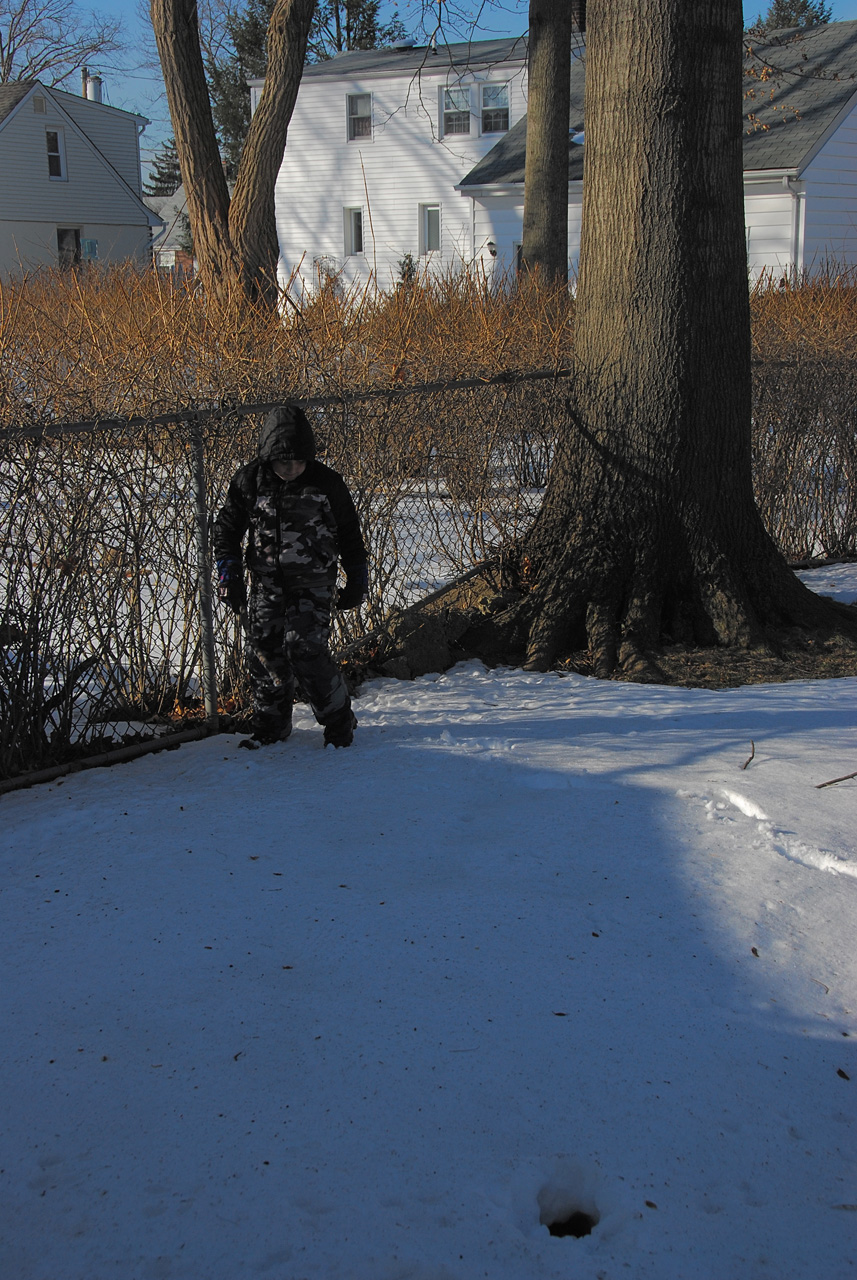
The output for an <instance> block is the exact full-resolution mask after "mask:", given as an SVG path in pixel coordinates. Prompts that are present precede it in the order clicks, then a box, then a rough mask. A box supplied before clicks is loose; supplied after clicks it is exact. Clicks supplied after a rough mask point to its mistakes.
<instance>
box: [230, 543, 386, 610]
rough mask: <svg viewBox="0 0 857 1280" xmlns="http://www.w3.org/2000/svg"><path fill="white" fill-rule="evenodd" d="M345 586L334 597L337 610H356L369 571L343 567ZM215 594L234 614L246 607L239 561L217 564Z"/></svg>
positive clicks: (359, 566)
mask: <svg viewBox="0 0 857 1280" xmlns="http://www.w3.org/2000/svg"><path fill="white" fill-rule="evenodd" d="M344 568H345V586H344V587H342V588H341V589H340V591H339V593H338V594H337V597H336V607H337V609H356V608H357V606H358V605H360V604H362V602H363V600H364V599H365V596H366V592H367V591H368V589H369V569H368V567H367V566H366V565H365V564H352V565H345V566H344ZM217 584H218V585H217V594H218V595H219V596H220V599H221V600H222V601H223V602H224V604H227V605H228V606H229V608H230V609H232V610H233V611H234V612H235V613H240V612H241V610H242V609H245V608H246V607H247V592H246V589H245V587H244V571H243V569H242V567H241V561H240V560H235V559H234V558H233V557H231V556H226V557H224V558H223V559H222V560H218V562H217Z"/></svg>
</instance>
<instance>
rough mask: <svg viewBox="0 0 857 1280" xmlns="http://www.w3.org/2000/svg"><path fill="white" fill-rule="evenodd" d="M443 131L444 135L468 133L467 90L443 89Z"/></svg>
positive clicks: (468, 110) (468, 106)
mask: <svg viewBox="0 0 857 1280" xmlns="http://www.w3.org/2000/svg"><path fill="white" fill-rule="evenodd" d="M443 131H444V133H469V132H470V90H469V89H444V91H443Z"/></svg>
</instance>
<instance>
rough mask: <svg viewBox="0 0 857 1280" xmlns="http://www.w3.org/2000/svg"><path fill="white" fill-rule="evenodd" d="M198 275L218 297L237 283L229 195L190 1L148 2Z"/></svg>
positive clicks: (193, 11)
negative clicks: (231, 237)
mask: <svg viewBox="0 0 857 1280" xmlns="http://www.w3.org/2000/svg"><path fill="white" fill-rule="evenodd" d="M151 16H152V27H153V29H154V32H155V39H156V41H157V45H158V56H159V58H160V62H161V70H162V72H163V76H164V86H165V88H166V91H167V103H168V104H169V108H170V118H171V120H172V124H173V135H174V137H175V140H176V150H177V151H178V157H179V165H180V168H181V175H182V182H183V184H184V190H185V199H186V200H187V212H188V217H189V219H190V225H191V233H192V235H193V245H194V253H195V255H196V259H197V263H198V266H199V273H200V276H201V277H202V280H203V282H204V284H205V286H206V288H208V289H209V290H211V291H212V292H214V293H216V294H217V295H218V296H222V295H224V294H226V293H228V292H229V290H230V289H231V288H232V287H233V286H234V284H235V282H236V281H237V279H238V277H239V274H240V273H239V267H238V260H237V258H236V256H235V253H234V250H233V248H232V242H231V240H230V238H229V192H228V190H227V187H226V175H225V174H224V172H223V165H222V164H221V161H220V152H219V150H218V147H217V137H216V135H215V132H214V121H213V120H212V118H211V103H210V101H209V97H208V85H207V84H206V82H205V72H204V70H203V65H202V53H201V51H200V45H199V25H198V20H197V7H196V0H151Z"/></svg>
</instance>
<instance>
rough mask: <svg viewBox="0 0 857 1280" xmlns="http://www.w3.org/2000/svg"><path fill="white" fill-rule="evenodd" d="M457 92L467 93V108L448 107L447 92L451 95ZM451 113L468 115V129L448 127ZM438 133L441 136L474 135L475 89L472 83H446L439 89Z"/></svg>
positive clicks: (460, 136)
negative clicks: (448, 117) (448, 118)
mask: <svg viewBox="0 0 857 1280" xmlns="http://www.w3.org/2000/svg"><path fill="white" fill-rule="evenodd" d="M456 93H461V94H465V95H466V97H467V107H466V109H465V108H464V107H463V106H462V107H461V108H456V109H450V108H448V107H447V94H449V95H450V96H451V95H453V94H456ZM448 115H450V116H452V115H457V116H465V115H466V116H467V129H466V130H465V129H447V127H446V117H447V116H448ZM438 121H439V128H438V134H439V135H440V137H441V138H467V137H472V136H473V133H474V128H473V91H472V89H471V87H470V85H467V84H461V83H460V82H459V83H458V84H445V85H441V86H440V88H439V89H438Z"/></svg>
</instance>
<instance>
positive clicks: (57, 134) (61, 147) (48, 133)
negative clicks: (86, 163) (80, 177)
mask: <svg viewBox="0 0 857 1280" xmlns="http://www.w3.org/2000/svg"><path fill="white" fill-rule="evenodd" d="M50 138H56V140H57V149H56V151H52V150H51V147H50V143H49V139H50ZM45 147H46V148H47V155H48V178H49V179H50V181H51V182H68V167H67V165H66V159H65V136H64V134H63V131H62V129H61V128H60V127H59V126H58V125H57V126H55V127H54V128H53V129H46V130H45ZM52 160H57V161H58V162H59V164H58V167H59V173H51V161H52Z"/></svg>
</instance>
